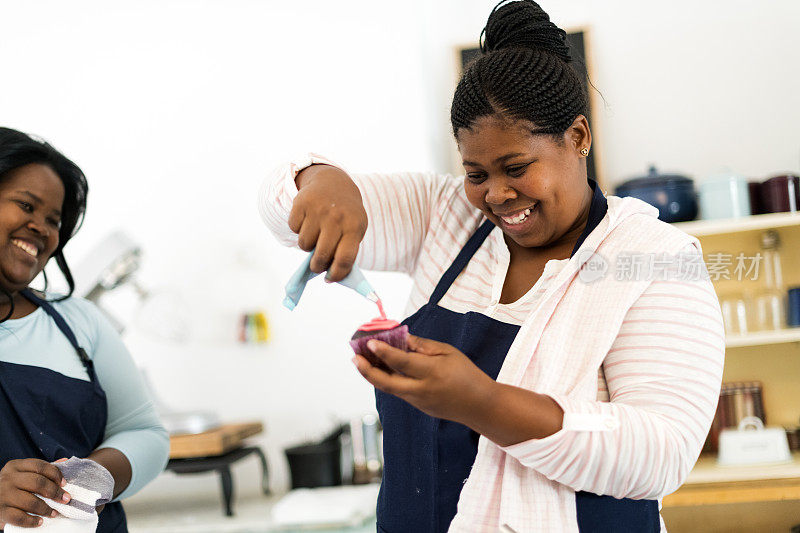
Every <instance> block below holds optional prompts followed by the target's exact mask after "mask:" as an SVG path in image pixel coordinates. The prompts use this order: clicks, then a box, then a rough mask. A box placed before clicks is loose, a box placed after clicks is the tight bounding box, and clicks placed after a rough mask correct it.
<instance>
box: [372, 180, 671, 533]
mask: <svg viewBox="0 0 800 533" xmlns="http://www.w3.org/2000/svg"><path fill="white" fill-rule="evenodd" d="M589 183H590V185H591V187H592V190H593V196H592V203H591V207H590V210H589V218H588V221H587V224H586V228H585V229H584V231H583V233H582V234H581V236H580V237H579V239H578V242H577V243H576V244H575V248H574V249H573V251H572V254H573V255H574V254H575V252H576V251H577V250H578V248H579V247H580V245H581V244H583V241H584V240H585V239H586V237H587V236H588V235H589V233H591V231H592V230H593V229H594V228H596V227H597V225H598V224H599V223H600V221H601V220H602V219H603V217H604V216H605V214H606V211H607V210H608V203H607V201H606V198H605V196H603V193H602V192H601V191H600V188H599V187H598V186H597V184H596V183H595V182H594V181H590V182H589ZM494 227H495V226H494V225H493V224H492V222H491V221H489V220H487V221H486V222H484V223H483V224H482V225H481V226H480V227H479V228H478V230H477V231H476V232H475V234H473V235H472V237H470V239H469V240H468V241H467V243H466V244H465V245H464V248H463V249H462V250H461V252H460V253H459V254H458V256H457V257H456V259H455V261H453V264H452V265H451V266H450V268H449V269H448V270H447V271H446V272H445V273H444V275H443V276H442V279H441V280H440V281H439V283H438V284H437V285H436V288H435V289H434V291H433V294H432V295H431V297H430V300H429V301H428V303H427V304H425V305H424V306H423V307H422V308H421V309H420V310H419V311H417V312H416V313H414V314H413V315H411V316H410V317H408V318H407V319H406V320H404V321H403V323H404V324H407V325H408V327H409V330H410V332H411V333H412V334H414V335H417V336H420V337H425V338H428V339H433V340H436V341H439V342H445V343H447V344H450V345H452V346H454V347H456V348H458V349H459V350H460V351H461V352H463V353H464V354H465V355H466V356H467V357H469V358H470V360H471V361H472V362H473V363H475V365H476V366H478V368H480V369H481V370H482V371H484V372H485V373H486V374H488V375H489V376H490V377H491V378H492V379H497V375H498V373H499V372H500V367H501V366H502V365H503V361H504V360H505V357H506V354H507V353H508V350H509V348H510V347H511V344H512V343H513V342H514V338H515V337H516V336H517V332H518V331H519V328H520V326H517V325H514V324H507V323H505V322H501V321H499V320H495V319H493V318H490V317H487V316H485V315H482V314H480V313H476V312H472V311H470V312H467V313H456V312H454V311H450V310H448V309H445V308H443V307H440V306H439V305H438V303H439V301H440V300H441V299H442V297H443V296H444V295H445V293H447V291H448V289H449V288H450V285H452V283H453V281H455V279H456V278H457V277H458V275H459V274H460V273H461V271H462V270H464V268H465V267H466V266H467V264H468V263H469V261H470V259H471V258H472V256H473V255H474V254H475V252H476V251H477V250H478V249H479V248H480V246H481V244H483V242H484V240H486V237H488V236H489V234H490V233H491V231H492V230H493V229H494ZM375 396H376V404H377V408H378V413H379V415H380V419H381V424H382V425H383V454H384V470H383V480H382V483H381V488H380V493H379V495H378V508H377V515H378V531H379V532H383V533H407V532H413V533H444V532H446V531H447V529H448V528H449V527H450V522H451V521H452V520H453V518H454V517H455V515H456V507H457V504H458V498H459V495H460V494H461V488H462V487H463V485H464V483H465V482H466V480H467V477H469V474H470V470H471V468H472V464H473V463H474V462H475V456H476V455H477V453H478V438H479V435H478V434H477V433H476V432H474V431H472V430H471V429H469V428H468V427H466V426H464V425H462V424H458V423H456V422H451V421H449V420H442V419H439V418H434V417H431V416H428V415H426V414H425V413H423V412H422V411H420V410H418V409H416V408H415V407H413V406H411V405H410V404H409V403H407V402H405V401H404V400H401V399H400V398H398V397H396V396H392V395H391V394H386V393H384V392H381V391H379V390H376V391H375ZM575 499H576V506H577V509H576V512H577V517H578V526H579V529H580V530H581V531H591V532H604V531H609V532H610V531H614V532H628V531H630V532H637V533H639V532H647V531H656V532H657V531H659V530H660V521H659V515H658V503H657V502H656V501H654V500H630V499H623V500H619V499H616V498H613V497H611V496H598V495H595V494H591V493H587V492H578V493H576V495H575Z"/></svg>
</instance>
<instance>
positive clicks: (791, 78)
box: [0, 0, 800, 490]
mask: <svg viewBox="0 0 800 533" xmlns="http://www.w3.org/2000/svg"><path fill="white" fill-rule="evenodd" d="M493 5H494V1H493V0H492V1H485V0H438V1H435V2H431V1H425V0H407V1H406V2H393V1H382V0H381V1H377V0H347V1H341V2H329V1H323V0H307V1H305V2H296V3H293V2H285V1H280V2H279V1H255V0H251V1H246V0H236V1H176V0H172V1H161V0H159V1H156V0H149V1H137V2H132V1H128V2H115V3H110V2H100V1H97V2H90V1H87V0H82V1H73V2H59V1H55V0H53V1H46V2H45V1H30V2H25V3H21V2H12V1H11V0H0V72H2V76H3V77H2V83H0V123H2V124H3V125H7V126H11V127H16V128H18V129H22V130H25V131H28V132H34V133H37V134H39V135H41V136H43V137H45V138H47V139H49V140H51V141H52V142H53V143H54V144H55V145H56V146H57V147H59V148H61V149H62V150H63V151H64V152H65V153H66V154H68V155H69V156H70V157H71V158H73V159H74V160H75V161H76V162H77V163H78V164H79V165H80V166H81V167H82V168H83V169H84V171H85V172H86V174H87V176H88V178H89V180H90V185H91V196H90V204H89V212H88V216H87V218H86V223H85V225H84V228H83V229H82V231H81V233H80V234H79V235H78V236H77V237H76V238H75V239H74V241H73V243H71V244H70V246H69V247H68V249H67V251H68V254H71V257H73V258H74V260H73V263H74V262H75V260H77V259H78V258H80V257H81V255H82V254H85V253H86V252H87V251H88V250H89V249H90V247H91V246H92V244H93V243H94V242H96V241H97V240H99V239H100V238H101V237H102V236H103V235H105V233H106V232H107V231H108V230H109V229H110V228H116V227H119V228H123V229H124V230H125V231H127V232H128V233H130V234H131V235H132V236H134V237H135V238H136V239H138V240H139V241H140V242H141V243H142V244H143V245H144V249H145V253H146V259H145V263H144V266H143V269H142V272H141V275H140V279H141V281H142V283H143V284H144V285H146V286H149V287H151V288H156V289H158V290H160V291H162V293H163V291H168V293H169V294H172V295H178V296H180V297H181V298H183V300H184V301H185V306H184V307H183V309H184V310H185V312H184V319H185V320H187V322H188V323H189V324H190V326H191V328H190V331H191V334H192V339H191V340H190V341H188V342H185V343H167V342H164V341H159V340H158V339H156V338H154V337H153V336H152V335H149V334H148V332H147V331H145V330H143V328H141V327H137V326H136V324H134V325H133V326H132V327H131V328H129V330H128V332H127V334H126V341H127V342H128V345H129V347H130V348H131V350H132V352H133V353H134V355H135V357H136V359H137V360H138V361H140V362H141V364H142V365H143V366H144V367H145V368H147V370H148V373H149V374H150V377H151V379H152V380H153V382H154V383H155V385H156V388H157V390H158V392H159V393H160V394H161V396H163V398H164V399H165V400H166V401H167V402H168V403H170V404H171V405H173V406H175V407H178V408H182V409H193V408H202V409H213V410H216V411H217V412H218V413H220V414H221V415H222V416H224V417H226V418H229V419H247V418H257V419H261V420H263V421H264V422H265V423H266V425H267V432H266V437H265V439H264V443H265V444H266V446H267V447H268V448H269V450H270V453H271V455H272V460H273V463H274V464H275V466H276V468H277V474H276V476H277V480H278V483H283V482H284V481H285V471H284V470H283V465H282V463H281V456H280V449H281V448H282V447H283V446H285V445H288V444H290V443H294V442H297V441H298V440H299V439H303V438H305V437H313V436H317V435H318V434H319V433H320V432H322V431H324V430H325V429H327V428H328V427H329V425H330V424H331V423H332V420H333V419H334V418H336V417H341V416H350V415H352V414H356V413H360V412H363V411H367V410H370V409H371V408H372V392H371V390H370V388H369V387H368V386H367V385H366V384H365V383H363V382H362V381H361V380H360V378H358V377H357V375H356V373H355V371H354V370H353V369H352V367H351V365H350V362H349V358H350V353H349V348H348V346H347V343H346V339H347V337H348V336H349V334H350V333H351V332H352V330H353V329H354V328H355V326H356V325H357V324H359V323H361V322H362V321H364V320H365V319H367V318H369V317H370V316H371V314H372V309H371V307H370V305H369V304H367V303H365V302H362V301H360V300H359V299H358V297H356V296H355V295H354V294H352V293H349V292H347V291H346V290H344V289H340V288H338V287H323V286H322V284H320V283H316V284H314V285H312V286H311V287H310V288H309V292H308V293H307V295H306V296H305V297H304V300H303V302H302V304H301V306H300V307H299V308H298V309H297V310H296V311H295V312H294V313H289V312H287V311H285V310H283V309H282V308H281V307H280V300H281V298H282V286H283V283H284V282H285V280H286V279H287V277H288V276H289V274H290V273H291V271H292V270H293V268H294V267H295V266H296V264H297V263H298V262H299V261H300V260H301V257H302V256H301V254H299V253H297V252H293V251H290V250H285V249H282V248H280V247H279V246H278V245H276V244H275V243H274V241H273V240H272V238H271V237H270V236H269V235H268V234H267V232H266V230H264V229H263V228H262V226H261V224H260V222H259V220H258V217H257V214H256V210H255V205H254V202H255V191H256V189H257V186H258V184H259V182H260V180H261V178H262V177H263V176H264V175H265V173H266V171H267V170H268V169H269V168H271V167H273V166H275V165H277V164H278V163H279V162H280V161H282V160H284V159H285V158H286V157H287V156H288V155H289V154H292V153H295V152H297V151H299V150H304V149H313V150H315V151H318V152H321V153H325V154H328V155H330V156H332V157H334V158H337V159H339V160H340V161H342V162H343V163H345V164H346V165H348V166H349V167H350V168H352V169H355V170H365V169H374V170H393V169H431V168H433V169H438V170H446V169H448V168H449V165H450V163H449V157H450V152H449V150H450V149H449V147H450V143H451V140H450V136H449V120H448V116H449V115H448V112H449V104H450V98H451V94H452V88H453V79H452V77H453V68H454V58H453V50H452V47H453V45H454V44H456V43H458V44H464V43H468V42H474V41H475V40H476V39H477V35H478V34H479V32H480V29H481V27H482V26H483V23H484V22H485V19H486V16H487V15H488V13H489V11H490V9H491V7H492V6H493ZM543 5H544V7H545V8H546V9H548V10H550V12H551V14H552V15H553V18H554V20H555V21H556V22H558V23H560V24H562V25H563V26H565V27H568V28H571V27H578V26H590V27H591V31H592V41H593V55H594V58H593V59H594V67H595V73H594V80H593V81H594V83H595V85H596V86H597V87H598V89H599V90H600V91H601V92H602V93H603V95H604V97H605V100H606V107H605V109H602V110H601V113H600V115H599V116H598V117H597V118H598V121H597V125H596V130H597V134H598V135H597V136H598V139H599V142H598V145H597V147H596V148H597V150H598V151H599V152H600V155H601V157H602V161H601V163H602V164H603V167H604V170H605V176H606V179H607V180H608V181H609V182H610V183H615V182H618V181H620V180H622V179H624V178H627V177H630V176H631V175H635V174H638V173H642V172H643V171H644V170H645V168H646V166H647V164H649V163H651V162H653V163H656V164H658V165H659V166H660V167H662V168H663V169H664V170H677V171H682V172H684V173H687V174H689V175H692V176H695V177H697V178H699V179H702V178H703V177H704V176H706V175H708V174H709V173H711V172H713V171H715V170H716V169H717V168H719V167H720V166H722V165H727V166H729V167H731V168H732V169H734V170H736V171H739V172H742V173H744V174H746V175H749V176H754V177H764V176H766V175H767V174H770V173H773V172H779V171H786V170H790V171H794V172H798V170H800V169H799V168H798V167H800V134H798V130H797V126H796V124H797V123H798V122H800V106H798V102H799V101H800V68H798V65H800V32H798V31H797V24H798V22H799V21H800V3H797V2H795V1H793V0H784V1H772V2H762V3H758V4H756V3H752V2H744V1H738V0H737V1H727V2H721V1H720V2H689V1H688V0H678V1H676V2H671V3H667V4H664V3H662V4H654V3H650V2H647V3H645V2H638V1H634V0H610V1H605V2H591V1H589V0H570V1H563V0H562V1H558V2H557V1H555V0H547V1H543ZM372 279H373V280H374V282H375V285H376V286H377V287H378V290H379V292H380V293H381V294H382V295H383V296H384V298H385V299H386V300H387V301H388V302H387V303H388V305H389V311H390V314H392V315H394V316H399V315H400V313H401V310H402V308H403V305H404V297H405V293H406V291H407V289H408V283H407V281H406V280H404V279H403V278H401V277H399V276H396V275H374V276H372ZM257 307H263V308H265V309H266V310H267V311H268V313H269V316H270V319H271V321H272V329H273V342H272V343H271V344H269V345H268V346H266V347H264V348H253V347H241V346H239V345H237V344H236V343H235V342H234V341H233V340H231V339H232V338H233V337H234V336H235V320H236V315H237V313H239V312H241V311H243V310H247V309H251V308H257ZM209 487H210V490H216V485H215V484H214V483H211V484H210V485H209ZM153 490H154V489H153Z"/></svg>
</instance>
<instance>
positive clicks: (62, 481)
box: [61, 477, 67, 487]
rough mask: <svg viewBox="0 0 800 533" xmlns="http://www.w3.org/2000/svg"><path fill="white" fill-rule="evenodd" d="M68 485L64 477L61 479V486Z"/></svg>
mask: <svg viewBox="0 0 800 533" xmlns="http://www.w3.org/2000/svg"><path fill="white" fill-rule="evenodd" d="M66 484H67V480H66V479H64V478H63V477H62V478H61V486H62V487H63V486H64V485H66Z"/></svg>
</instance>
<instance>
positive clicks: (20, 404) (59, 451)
mask: <svg viewBox="0 0 800 533" xmlns="http://www.w3.org/2000/svg"><path fill="white" fill-rule="evenodd" d="M22 295H23V296H24V297H25V298H27V299H28V300H30V301H31V302H32V303H34V304H36V305H38V306H39V307H41V308H42V310H43V311H44V312H45V313H47V314H48V315H49V316H50V317H51V318H52V319H53V320H54V321H55V322H56V325H57V326H58V329H59V330H61V332H62V333H63V334H64V336H65V337H66V338H67V339H68V340H69V342H70V344H72V346H73V348H75V351H76V353H77V355H78V357H79V358H80V360H81V363H83V366H84V368H86V372H87V373H88V374H89V379H90V381H83V380H81V379H76V378H71V377H68V376H65V375H63V374H60V373H58V372H55V371H53V370H50V369H49V368H42V367H38V366H30V365H21V364H16V363H8V362H5V361H0V419H2V424H0V468H2V467H3V466H5V464H6V463H7V462H8V461H10V460H12V459H42V460H44V461H48V462H53V461H55V460H57V459H62V458H69V457H72V456H73V455H74V456H76V457H82V458H85V457H88V456H89V454H90V453H92V452H93V451H94V450H95V449H97V447H98V446H99V445H100V444H101V443H102V442H103V435H104V433H105V429H106V421H107V419H108V406H107V405H106V393H105V392H104V391H103V388H102V387H101V386H100V383H99V381H98V380H97V374H96V373H95V371H94V364H93V363H92V361H91V359H89V357H88V356H87V355H86V352H85V351H84V350H83V348H81V347H80V346H79V345H78V340H77V339H76V338H75V334H74V333H73V332H72V329H70V327H69V325H68V324H67V322H66V321H65V320H64V317H63V316H61V315H60V314H59V313H58V311H56V310H55V308H54V307H53V306H52V305H51V304H50V303H49V302H47V301H45V300H43V299H41V298H39V297H38V296H36V295H35V294H33V292H31V291H30V290H28V289H26V290H24V291H22ZM31 531H35V529H32V530H31ZM127 531H128V525H127V522H126V520H125V512H124V511H123V509H122V504H120V503H119V502H113V503H108V504H106V506H105V508H103V511H102V512H101V513H100V515H99V524H98V526H97V532H98V533H127Z"/></svg>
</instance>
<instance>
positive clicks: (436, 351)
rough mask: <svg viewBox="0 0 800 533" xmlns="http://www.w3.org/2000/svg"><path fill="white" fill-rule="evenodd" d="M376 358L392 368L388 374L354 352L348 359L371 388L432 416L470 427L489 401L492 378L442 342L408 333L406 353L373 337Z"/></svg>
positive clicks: (372, 347) (494, 383)
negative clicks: (397, 398)
mask: <svg viewBox="0 0 800 533" xmlns="http://www.w3.org/2000/svg"><path fill="white" fill-rule="evenodd" d="M368 346H369V348H370V350H372V351H373V352H374V353H375V355H376V356H378V357H380V358H381V360H383V361H384V362H385V363H386V364H387V365H389V366H390V367H391V368H392V369H394V370H396V371H397V372H398V373H397V374H388V373H386V372H384V371H383V370H380V369H379V368H376V367H374V366H372V365H371V364H370V363H369V361H367V360H366V359H365V358H364V357H362V356H360V355H357V356H356V357H354V358H353V362H354V363H355V365H356V368H358V371H359V372H360V373H361V375H362V376H364V378H365V379H366V380H367V381H369V382H370V383H371V384H372V385H374V386H375V388H377V389H380V390H382V391H383V392H386V393H389V394H393V395H395V396H397V397H399V398H402V399H403V400H405V401H407V402H408V403H410V404H411V405H413V406H414V407H416V408H417V409H419V410H420V411H423V412H425V413H427V414H429V415H430V416H434V417H436V418H444V419H447V420H453V421H456V422H460V423H462V424H465V425H468V426H471V423H470V422H471V420H472V419H473V417H475V415H476V414H477V413H478V412H479V411H480V410H481V409H482V408H484V407H486V406H487V404H488V403H489V399H490V398H491V396H492V391H493V389H494V386H495V385H496V382H495V381H494V380H493V379H492V378H490V377H489V376H488V375H486V373H484V372H483V371H482V370H481V369H480V368H478V367H477V366H475V364H474V363H473V362H472V361H470V360H469V358H468V357H467V356H466V355H464V354H463V353H461V352H460V351H459V350H457V349H456V348H454V347H453V346H450V345H449V344H445V343H442V342H436V341H432V340H429V339H423V338H421V337H415V336H414V335H409V336H408V347H409V351H408V352H404V351H403V350H399V349H397V348H394V347H392V346H390V345H388V344H386V343H385V342H381V341H376V340H372V341H369V343H368Z"/></svg>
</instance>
